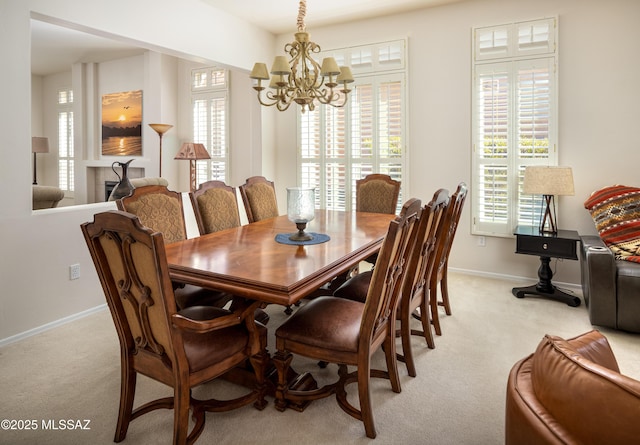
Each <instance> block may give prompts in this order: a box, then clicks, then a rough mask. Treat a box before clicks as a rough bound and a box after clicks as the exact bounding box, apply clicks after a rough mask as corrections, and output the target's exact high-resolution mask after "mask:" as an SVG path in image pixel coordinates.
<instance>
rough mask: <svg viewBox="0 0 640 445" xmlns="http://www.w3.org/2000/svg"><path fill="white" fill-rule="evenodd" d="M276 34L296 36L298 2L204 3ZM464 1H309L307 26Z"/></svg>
mask: <svg viewBox="0 0 640 445" xmlns="http://www.w3.org/2000/svg"><path fill="white" fill-rule="evenodd" d="M200 1H202V2H203V3H206V4H209V5H212V6H215V7H216V8H218V9H221V10H223V11H226V12H228V13H230V14H232V15H235V16H237V17H241V18H243V19H244V20H246V21H248V22H250V23H253V24H254V25H256V26H259V27H260V28H264V29H266V30H267V31H270V32H272V33H273V34H282V33H285V32H295V30H296V19H297V17H298V5H299V1H298V0H271V1H267V0H242V1H237V0H236V1H230V0H200ZM460 1H462V0H308V1H307V13H306V16H305V24H306V25H307V26H308V27H309V28H312V27H313V26H324V25H331V24H335V23H344V22H350V21H353V20H360V19H365V18H371V17H380V16H384V15H388V14H393V13H398V12H407V11H413V10H416V9H424V8H428V7H433V6H438V5H444V4H448V3H457V2H460Z"/></svg>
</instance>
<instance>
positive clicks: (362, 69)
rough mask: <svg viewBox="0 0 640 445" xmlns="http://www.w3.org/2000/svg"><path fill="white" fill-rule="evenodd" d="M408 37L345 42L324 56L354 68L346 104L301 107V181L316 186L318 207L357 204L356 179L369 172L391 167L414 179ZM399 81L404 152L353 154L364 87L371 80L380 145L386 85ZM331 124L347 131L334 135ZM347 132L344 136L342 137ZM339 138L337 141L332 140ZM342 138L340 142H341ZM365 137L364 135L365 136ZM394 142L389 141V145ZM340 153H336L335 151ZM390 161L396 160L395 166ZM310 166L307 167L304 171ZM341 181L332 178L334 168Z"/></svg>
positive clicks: (390, 170) (392, 172) (402, 176)
mask: <svg viewBox="0 0 640 445" xmlns="http://www.w3.org/2000/svg"><path fill="white" fill-rule="evenodd" d="M406 53H407V41H406V39H402V40H395V41H388V42H381V43H376V44H370V45H360V46H356V47H349V48H342V49H337V50H331V51H327V52H323V53H322V57H327V56H333V57H334V58H335V59H336V61H337V62H338V64H339V65H344V64H346V65H350V66H351V69H352V72H353V74H354V79H355V81H354V83H353V84H351V85H350V86H351V90H352V92H351V93H350V95H349V98H348V100H347V104H346V105H345V106H344V107H342V108H336V107H332V106H329V105H319V106H317V107H316V109H315V110H314V111H313V112H309V111H306V112H305V114H302V113H298V117H297V133H298V137H297V141H298V147H297V181H298V184H300V185H301V186H303V187H307V186H311V187H316V189H317V190H316V207H319V208H326V209H335V210H355V205H356V203H355V183H356V180H357V179H361V177H363V175H364V174H367V173H369V171H368V169H367V167H368V166H371V167H370V170H371V171H370V172H371V173H386V174H389V175H390V176H391V177H392V178H393V179H396V180H400V181H401V182H402V183H403V185H404V184H406V183H408V174H407V169H406V168H405V167H406V163H407V146H408V136H407V99H406V98H407V88H408V87H407V74H406ZM387 83H393V84H398V85H399V88H400V91H399V99H398V100H399V102H400V104H399V107H400V112H399V114H400V117H399V121H400V122H399V126H400V130H399V132H400V135H401V136H400V155H399V156H398V157H384V156H381V154H382V153H381V150H372V153H371V156H370V157H367V156H359V157H354V156H352V154H353V153H354V150H356V148H355V147H357V146H360V147H361V144H360V145H358V136H357V130H358V129H357V128H356V124H357V123H362V121H361V120H356V119H355V115H356V113H357V109H356V107H355V105H354V104H356V103H357V102H356V101H357V94H358V89H359V88H361V89H362V88H364V87H365V86H368V85H371V93H370V94H371V104H372V110H370V112H371V124H372V127H371V128H370V134H371V139H372V141H371V146H372V147H375V146H378V147H379V143H378V141H379V138H380V131H381V129H380V123H381V122H384V120H383V121H381V120H380V116H381V114H382V113H381V109H380V107H379V105H380V103H381V101H380V100H379V95H380V93H381V88H382V87H383V86H384V85H385V84H387ZM311 117H315V118H316V119H314V121H316V122H315V123H314V124H315V125H317V128H316V127H315V126H314V125H313V124H312V125H311V127H313V129H314V131H312V132H309V128H310V127H309V125H307V124H308V122H309V118H311ZM333 118H335V122H337V123H338V125H333V126H330V125H328V121H329V120H331V119H333ZM330 130H334V132H338V133H341V134H339V135H338V137H337V138H336V139H332V135H331V134H329V133H330ZM340 138H342V141H340ZM309 140H313V141H314V142H313V144H314V145H315V151H317V153H316V155H315V156H307V155H306V152H307V150H308V149H307V148H306V147H308V146H309V145H310V144H311V143H310V142H308V141H309ZM332 141H333V143H332ZM336 141H337V142H336ZM360 142H361V141H360ZM390 145H391V144H387V145H385V147H389V146H390ZM332 153H333V154H335V156H331V154H332ZM358 165H363V166H365V168H364V170H365V171H364V172H363V173H361V174H358V171H361V170H358V171H356V170H357V166H358ZM389 166H394V167H393V168H391V167H389ZM303 170H304V171H303ZM336 171H337V172H338V173H336V174H334V177H336V178H337V179H336V182H333V183H331V180H330V177H331V175H332V173H335V172H336ZM400 193H401V195H400V198H399V199H398V211H399V210H400V208H401V206H402V190H401V192H400Z"/></svg>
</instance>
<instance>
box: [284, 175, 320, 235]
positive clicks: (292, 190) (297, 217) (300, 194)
mask: <svg viewBox="0 0 640 445" xmlns="http://www.w3.org/2000/svg"><path fill="white" fill-rule="evenodd" d="M315 195H316V192H315V188H313V187H289V188H287V216H288V217H289V221H291V222H293V223H295V225H296V227H297V229H298V231H297V232H296V233H292V234H291V235H290V236H289V239H290V240H291V241H310V240H312V239H313V235H311V234H309V233H306V232H305V231H304V229H306V228H307V223H308V222H309V221H311V220H313V218H315Z"/></svg>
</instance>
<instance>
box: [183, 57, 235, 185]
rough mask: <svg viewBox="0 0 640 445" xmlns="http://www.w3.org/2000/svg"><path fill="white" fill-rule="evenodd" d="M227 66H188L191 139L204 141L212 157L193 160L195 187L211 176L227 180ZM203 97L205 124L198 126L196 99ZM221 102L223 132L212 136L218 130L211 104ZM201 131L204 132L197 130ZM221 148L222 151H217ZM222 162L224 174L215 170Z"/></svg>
mask: <svg viewBox="0 0 640 445" xmlns="http://www.w3.org/2000/svg"><path fill="white" fill-rule="evenodd" d="M229 73H230V72H229V70H227V69H224V68H219V67H216V66H208V67H203V68H195V69H192V70H191V128H192V137H193V142H195V143H201V144H204V146H205V148H206V149H207V151H208V152H209V156H211V159H207V160H198V161H196V187H197V186H199V185H200V184H202V183H203V182H207V181H210V180H218V181H223V182H225V183H228V182H229V174H230V153H229V75H230V74H229ZM201 101H204V102H205V103H206V105H205V107H204V108H205V109H204V113H205V115H206V116H205V121H206V122H205V126H204V128H202V127H201V128H200V129H199V128H198V127H197V119H196V117H195V115H196V112H197V111H196V103H197V102H201ZM215 103H222V104H223V108H224V109H223V110H222V111H221V112H220V114H221V115H222V117H221V118H218V119H217V120H216V122H217V123H218V124H219V123H220V121H221V120H222V121H223V122H222V130H221V131H222V133H223V134H222V136H221V137H218V138H215V139H216V141H217V144H216V143H214V136H215V135H216V134H219V133H220V130H218V131H216V130H214V129H213V126H214V122H213V120H212V116H213V115H214V114H216V113H214V112H213V109H212V107H213V104H215ZM200 133H203V134H200ZM220 152H222V154H219V153H220ZM217 166H222V170H223V171H224V174H217V173H216V172H219V171H220V169H219V168H217Z"/></svg>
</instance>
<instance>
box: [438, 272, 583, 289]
mask: <svg viewBox="0 0 640 445" xmlns="http://www.w3.org/2000/svg"><path fill="white" fill-rule="evenodd" d="M449 271H450V272H456V273H461V274H464V275H475V276H477V277H486V278H495V279H498V280H505V281H513V282H520V283H521V282H523V281H531V282H536V281H538V278H537V277H536V278H532V277H519V276H516V275H507V274H500V273H493V272H482V271H478V270H469V269H458V268H455V267H450V268H449ZM553 284H554V285H555V286H557V287H559V288H561V289H571V290H572V291H573V292H574V293H575V292H578V293H579V294H580V295H582V285H581V284H580V283H577V284H576V283H565V282H562V281H555V280H553Z"/></svg>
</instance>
